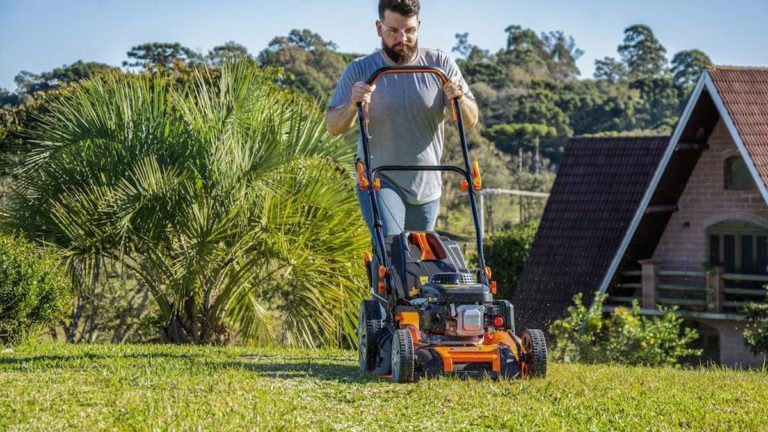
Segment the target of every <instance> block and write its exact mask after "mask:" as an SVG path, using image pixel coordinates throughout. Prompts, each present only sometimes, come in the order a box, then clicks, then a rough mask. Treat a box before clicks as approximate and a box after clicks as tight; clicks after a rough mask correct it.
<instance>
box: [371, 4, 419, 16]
mask: <svg viewBox="0 0 768 432" xmlns="http://www.w3.org/2000/svg"><path fill="white" fill-rule="evenodd" d="M419 9H421V6H419V0H379V18H381V19H384V11H392V12H394V13H396V14H399V15H402V16H404V17H406V18H410V17H412V16H416V15H418V14H419Z"/></svg>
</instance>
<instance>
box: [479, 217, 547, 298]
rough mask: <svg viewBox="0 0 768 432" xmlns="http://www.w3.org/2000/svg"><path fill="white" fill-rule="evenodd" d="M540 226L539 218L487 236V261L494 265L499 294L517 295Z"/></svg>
mask: <svg viewBox="0 0 768 432" xmlns="http://www.w3.org/2000/svg"><path fill="white" fill-rule="evenodd" d="M538 228H539V223H538V221H532V222H528V223H525V224H517V225H514V226H513V227H512V228H510V229H506V230H503V231H497V232H495V233H493V234H492V235H490V236H488V237H487V238H486V239H485V262H486V264H487V265H488V266H489V267H491V269H493V279H494V280H496V283H497V285H498V288H497V289H498V297H499V298H503V299H507V300H509V299H511V298H512V296H514V294H515V290H516V289H517V280H518V279H519V278H520V275H521V274H522V272H523V266H524V265H525V261H526V260H527V259H528V254H529V253H530V251H531V246H532V245H533V240H534V238H535V237H536V231H537V230H538Z"/></svg>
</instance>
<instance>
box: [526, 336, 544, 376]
mask: <svg viewBox="0 0 768 432" xmlns="http://www.w3.org/2000/svg"><path fill="white" fill-rule="evenodd" d="M521 339H522V341H523V348H524V349H525V354H524V355H523V364H522V366H523V367H522V372H523V377H524V378H527V377H530V378H543V377H545V376H546V375H547V340H546V339H545V338H544V332H543V331H541V330H538V329H527V330H525V331H524V332H523V335H522V337H521Z"/></svg>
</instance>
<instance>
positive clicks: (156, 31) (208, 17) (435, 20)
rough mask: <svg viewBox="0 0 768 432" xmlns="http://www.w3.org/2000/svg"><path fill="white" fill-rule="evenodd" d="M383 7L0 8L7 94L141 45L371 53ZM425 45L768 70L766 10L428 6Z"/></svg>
mask: <svg viewBox="0 0 768 432" xmlns="http://www.w3.org/2000/svg"><path fill="white" fill-rule="evenodd" d="M377 4H378V0H280V1H264V0H216V1H210V0H209V1H202V0H184V1H181V0H130V1H128V0H0V87H2V88H6V89H8V90H11V91H13V90H15V88H16V85H15V83H14V81H13V78H14V76H16V74H18V73H19V72H20V71H22V70H26V71H30V72H33V73H40V72H45V71H50V70H51V69H53V68H55V67H58V66H62V65H64V64H70V63H73V62H75V61H77V60H83V61H96V62H102V63H107V64H111V65H115V66H119V65H120V64H121V63H122V61H123V60H125V59H126V55H125V54H126V52H127V51H128V50H129V49H130V48H131V47H132V46H135V45H139V44H141V43H145V42H179V43H181V44H182V45H185V46H187V47H189V48H192V49H193V50H195V51H199V52H200V53H203V54H204V53H207V52H208V50H210V49H211V48H213V47H214V46H217V45H222V44H224V43H225V42H227V41H235V42H238V43H240V44H242V45H245V46H246V47H247V48H248V50H249V51H250V52H251V53H252V54H257V53H258V52H259V51H261V50H263V49H264V48H265V47H266V46H267V44H268V43H269V41H270V40H271V39H272V38H274V37H275V36H285V35H287V34H288V33H289V32H290V31H291V30H292V29H305V28H306V29H310V30H312V31H314V32H315V33H318V34H320V35H321V36H322V37H323V38H324V39H326V40H332V41H333V42H335V43H336V44H337V45H338V49H339V51H343V52H355V53H361V54H365V53H369V52H371V51H373V50H374V49H376V48H377V47H378V46H379V44H380V42H379V39H378V37H377V36H376V32H375V30H374V22H375V20H376V18H377ZM421 5H422V6H421V7H422V11H421V14H420V19H421V22H422V26H421V31H420V34H419V43H420V44H421V45H422V46H424V47H430V48H438V49H442V50H444V51H447V52H450V51H451V48H452V47H453V46H454V45H455V41H456V39H455V34H456V33H465V32H468V33H469V42H470V43H472V44H474V45H477V46H479V47H480V48H483V49H487V50H490V51H491V52H495V51H497V50H499V49H500V48H502V46H503V45H504V43H505V40H506V39H505V33H504V29H505V28H506V27H507V26H509V25H512V24H517V25H521V26H523V27H526V28H530V29H532V30H534V31H536V32H537V33H541V32H544V31H553V30H562V31H564V32H565V33H566V34H567V35H571V36H573V37H574V39H575V41H576V45H577V46H578V47H579V48H581V49H582V50H584V51H585V54H584V55H583V56H582V57H581V58H580V59H579V60H578V62H577V65H578V66H579V68H580V69H581V72H582V77H586V78H590V77H591V76H592V73H593V71H594V61H595V59H601V58H603V57H606V56H613V57H617V56H618V55H617V53H616V48H617V46H618V45H619V44H620V43H621V41H622V39H623V31H624V29H625V28H626V27H628V26H630V25H633V24H646V25H648V26H650V27H651V28H652V29H653V31H654V33H655V34H656V37H657V38H658V39H659V40H660V41H661V43H662V44H663V45H664V46H665V47H666V49H667V57H668V58H669V59H671V58H672V56H673V55H674V54H675V53H676V52H678V51H681V50H685V49H693V48H697V49H700V50H702V51H704V52H705V53H707V54H708V55H709V56H710V58H711V59H712V61H713V62H714V63H715V64H721V65H725V64H728V65H740V66H768V48H767V47H766V45H768V31H766V28H767V27H766V24H765V23H766V22H768V0H635V1H628V0H528V1H523V0H475V1H466V0H463V1H462V0H422V1H421Z"/></svg>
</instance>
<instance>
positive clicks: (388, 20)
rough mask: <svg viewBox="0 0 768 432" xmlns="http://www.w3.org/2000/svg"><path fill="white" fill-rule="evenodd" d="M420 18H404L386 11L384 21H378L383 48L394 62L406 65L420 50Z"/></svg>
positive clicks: (377, 29)
mask: <svg viewBox="0 0 768 432" xmlns="http://www.w3.org/2000/svg"><path fill="white" fill-rule="evenodd" d="M419 24H420V23H419V17H418V16H412V17H404V16H402V15H400V14H398V13H396V12H392V11H389V10H387V11H384V19H383V20H378V21H376V31H377V32H378V34H379V36H380V37H381V46H382V49H383V50H384V52H385V53H386V54H387V57H389V58H390V59H391V60H392V61H393V62H395V63H397V64H405V63H408V62H410V61H411V60H413V57H414V54H415V53H416V51H417V50H418V49H419V43H418V39H419V37H418V36H419Z"/></svg>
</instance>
